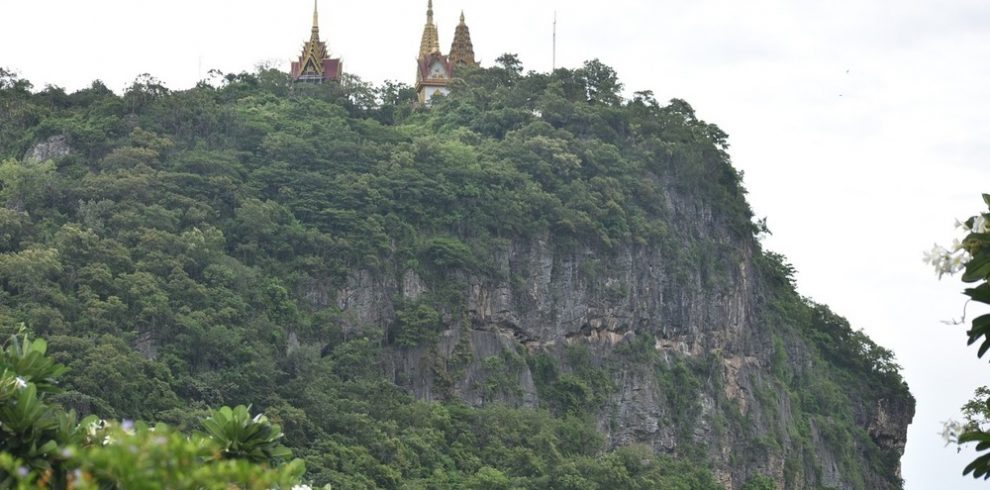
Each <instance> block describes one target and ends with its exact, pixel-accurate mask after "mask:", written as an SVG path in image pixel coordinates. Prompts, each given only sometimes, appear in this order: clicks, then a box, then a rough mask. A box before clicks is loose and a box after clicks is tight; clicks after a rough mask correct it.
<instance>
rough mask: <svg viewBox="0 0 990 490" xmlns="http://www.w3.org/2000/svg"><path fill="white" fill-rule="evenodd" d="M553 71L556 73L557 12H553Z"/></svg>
mask: <svg viewBox="0 0 990 490" xmlns="http://www.w3.org/2000/svg"><path fill="white" fill-rule="evenodd" d="M553 71H557V11H556V10H554V11H553Z"/></svg>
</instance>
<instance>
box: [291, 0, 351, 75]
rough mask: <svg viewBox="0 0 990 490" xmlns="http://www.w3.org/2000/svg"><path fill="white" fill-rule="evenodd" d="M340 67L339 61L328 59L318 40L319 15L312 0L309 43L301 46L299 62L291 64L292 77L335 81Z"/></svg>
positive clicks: (322, 43) (325, 45)
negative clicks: (311, 25) (311, 23)
mask: <svg viewBox="0 0 990 490" xmlns="http://www.w3.org/2000/svg"><path fill="white" fill-rule="evenodd" d="M328 62H332V63H328ZM340 65H341V64H340V60H331V59H330V53H329V52H328V50H327V44H326V43H325V42H323V41H321V40H320V14H319V10H318V5H317V0H313V27H312V30H311V31H310V35H309V41H307V42H306V43H305V44H303V48H302V54H301V55H300V56H299V61H297V62H293V63H292V77H293V78H294V79H296V80H303V79H304V80H336V79H337V78H338V77H339V76H340Z"/></svg>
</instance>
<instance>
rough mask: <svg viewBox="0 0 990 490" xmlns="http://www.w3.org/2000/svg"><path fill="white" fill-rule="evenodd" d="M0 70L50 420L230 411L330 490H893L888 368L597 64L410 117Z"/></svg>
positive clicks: (678, 131)
mask: <svg viewBox="0 0 990 490" xmlns="http://www.w3.org/2000/svg"><path fill="white" fill-rule="evenodd" d="M2 75H3V76H2V77H0V120H2V121H4V124H3V125H0V157H2V158H4V159H5V160H4V162H3V164H2V165H0V183H2V188H0V199H2V201H3V202H4V204H5V206H4V208H2V209H0V286H2V289H0V328H2V329H7V330H12V329H14V328H16V325H18V324H20V323H24V324H26V325H27V327H28V328H29V329H30V330H32V331H33V332H34V333H35V334H38V335H44V336H46V337H48V338H49V339H51V340H50V344H51V349H52V351H53V352H54V353H55V355H56V356H57V357H59V358H60V360H61V361H62V362H65V363H66V364H68V365H70V367H72V369H73V371H72V373H71V375H70V376H69V384H70V386H68V388H69V389H70V391H69V392H68V393H67V394H65V395H61V398H60V401H61V403H63V404H65V405H67V406H70V407H74V408H76V409H78V410H80V411H83V412H93V413H98V414H101V415H106V416H115V417H140V418H149V419H158V420H165V421H169V422H172V423H177V424H180V425H184V424H193V423H194V420H195V417H196V416H197V413H198V412H197V410H202V409H203V408H205V407H207V406H215V405H220V404H238V403H254V405H255V407H256V408H258V409H263V410H264V411H265V412H266V413H267V414H269V415H270V417H271V418H272V419H273V420H276V421H278V422H280V423H281V424H282V425H283V426H284V427H285V430H286V434H287V439H288V440H287V444H288V445H290V446H292V447H294V448H295V449H296V451H297V454H300V455H301V456H304V457H305V459H306V461H307V465H308V468H309V471H310V475H311V477H312V478H313V479H314V480H315V481H316V482H317V483H325V482H330V483H333V484H334V485H335V488H347V489H351V488H357V489H360V488H553V489H565V488H615V487H614V485H616V484H617V483H616V482H622V484H621V485H622V487H623V488H658V487H662V488H717V487H721V486H724V487H729V488H741V487H743V486H744V485H745V486H746V487H747V488H763V486H765V485H768V484H769V485H774V486H776V487H778V488H822V487H824V488H871V489H872V488H881V489H882V488H900V487H901V480H900V474H899V459H900V456H901V454H902V453H903V449H904V443H905V434H906V428H907V425H908V424H909V423H910V420H911V418H912V417H913V413H914V400H913V398H912V397H911V395H910V393H909V392H908V390H907V387H906V385H905V384H904V382H903V380H902V379H901V377H900V375H899V374H898V368H897V366H896V364H894V362H893V357H892V354H891V353H890V352H889V351H887V350H885V349H883V348H881V347H879V346H877V345H875V344H874V343H873V342H871V341H870V340H869V339H868V338H866V337H865V335H863V334H862V333H860V332H857V331H854V330H852V329H851V328H850V326H849V325H848V323H847V322H845V321H844V320H843V319H842V318H840V317H838V316H837V315H835V314H833V313H832V312H831V311H829V310H828V308H827V307H824V306H821V305H815V304H813V303H809V302H808V301H807V300H805V299H803V298H801V297H800V296H799V295H798V294H797V293H796V292H795V290H794V287H793V283H792V271H791V269H790V267H789V266H788V265H787V264H786V262H784V261H783V259H782V258H781V257H779V256H777V255H774V254H772V253H768V252H765V251H763V250H762V249H761V248H760V245H759V242H758V241H757V239H756V238H755V234H756V233H757V232H758V231H759V230H758V229H757V227H756V226H755V225H753V223H752V222H751V218H752V216H751V213H750V211H749V207H748V205H747V204H746V202H745V199H744V190H743V188H742V185H741V176H740V175H739V174H738V172H736V171H735V170H734V169H733V168H732V166H731V164H730V162H729V158H728V155H727V147H728V145H727V142H726V139H727V136H726V135H725V134H724V133H723V132H722V131H721V130H719V129H718V128H717V127H716V126H714V125H711V124H707V123H705V122H704V121H701V120H699V119H698V118H697V117H696V115H695V114H694V112H693V110H692V109H691V107H690V106H689V105H688V104H687V103H685V102H683V101H678V100H674V101H672V102H671V103H670V104H668V105H666V106H661V105H660V104H658V103H657V102H656V101H655V100H653V98H652V95H651V94H649V93H637V95H636V97H635V99H634V100H633V101H623V100H621V98H620V97H619V96H618V93H619V91H620V90H621V85H620V84H619V82H618V79H617V77H616V76H615V73H614V72H613V71H612V70H611V69H610V68H608V67H607V66H605V65H602V64H601V63H598V62H589V63H587V64H586V65H585V66H584V67H583V68H581V69H578V70H558V71H556V72H555V73H553V74H552V75H548V74H537V73H530V74H527V75H523V74H522V72H521V67H520V66H519V64H518V62H517V61H516V60H515V59H513V58H512V57H503V58H501V59H500V65H499V66H497V67H494V68H490V69H483V70H476V71H472V72H469V73H466V74H464V77H463V79H462V80H460V81H459V86H457V87H455V88H456V90H455V92H454V94H453V95H452V96H450V97H447V98H444V99H442V100H437V101H435V103H434V104H433V107H431V108H429V109H422V108H415V107H414V106H413V105H412V104H411V101H412V99H413V98H414V94H412V92H411V90H409V88H408V87H405V86H401V85H395V84H386V85H385V86H382V87H371V86H369V85H367V84H364V83H362V82H360V80H357V79H353V78H351V79H348V80H345V82H344V83H343V84H341V85H325V86H292V85H291V84H290V83H289V82H288V80H287V76H286V75H285V74H282V73H279V72H276V71H263V72H260V73H257V74H241V75H230V76H227V77H226V78H225V79H224V80H223V82H222V84H221V86H220V87H212V86H209V85H205V84H203V85H200V86H199V87H196V88H194V89H192V90H187V91H174V92H173V91H169V90H167V89H166V88H165V87H162V86H161V85H160V84H158V83H157V82H156V81H155V80H154V79H153V78H150V77H143V78H140V79H139V80H137V81H136V82H135V84H134V85H133V86H132V87H131V88H130V89H129V90H127V92H126V93H125V94H124V95H123V96H117V95H115V94H113V93H112V92H110V91H109V90H107V89H106V88H105V87H103V86H102V85H101V84H99V83H98V82H97V83H94V84H93V86H92V87H91V88H89V89H86V90H82V91H79V92H76V93H74V94H66V93H64V92H63V91H61V90H59V89H57V88H47V89H45V90H42V91H40V92H37V93H32V92H31V91H30V86H29V84H28V83H27V82H26V81H23V80H19V79H17V78H16V77H14V76H10V75H9V74H7V73H6V72H4V73H3V74H2ZM417 400H418V401H417ZM699 463H700V464H699Z"/></svg>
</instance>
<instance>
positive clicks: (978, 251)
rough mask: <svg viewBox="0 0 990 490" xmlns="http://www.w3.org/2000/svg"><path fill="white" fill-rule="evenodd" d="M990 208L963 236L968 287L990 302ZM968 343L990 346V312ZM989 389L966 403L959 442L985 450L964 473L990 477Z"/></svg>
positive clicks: (982, 350)
mask: <svg viewBox="0 0 990 490" xmlns="http://www.w3.org/2000/svg"><path fill="white" fill-rule="evenodd" d="M983 201H984V202H985V203H986V205H987V206H988V207H990V194H984V195H983ZM988 220H990V210H988V211H985V212H982V213H980V214H978V215H976V216H973V217H971V218H969V219H968V220H966V222H965V227H966V230H967V231H968V234H967V236H966V237H965V238H964V239H963V240H962V249H963V250H965V251H966V253H968V255H969V257H970V259H969V261H968V262H966V264H965V269H964V270H963V275H962V281H963V282H964V283H967V284H970V285H972V286H971V287H969V288H967V289H966V290H965V294H966V296H969V298H970V299H971V300H972V301H975V302H978V303H983V304H984V305H990V227H988V226H987V222H988ZM967 334H968V335H969V345H974V344H979V346H980V347H979V349H978V351H977V354H976V355H977V357H981V358H982V357H983V356H984V355H986V353H987V351H988V350H990V315H981V316H979V317H977V318H975V319H973V321H972V327H971V328H970V330H969V332H967ZM988 395H990V391H988V390H987V388H986V387H982V388H979V389H977V390H976V396H975V398H974V399H973V400H971V401H970V402H968V403H967V404H966V405H965V406H964V407H963V413H964V414H965V415H966V419H967V424H966V427H965V428H964V431H963V432H962V434H959V436H958V441H957V442H958V443H959V444H967V443H975V444H976V451H977V452H983V453H984V454H981V455H980V456H978V457H977V458H976V459H975V460H973V461H972V462H971V463H970V464H969V465H967V466H966V468H965V469H964V470H963V475H969V474H972V475H973V478H978V479H984V480H990V453H986V451H987V450H990V430H988V429H987V427H986V424H987V421H988V420H990V396H988Z"/></svg>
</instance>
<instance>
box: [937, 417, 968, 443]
mask: <svg viewBox="0 0 990 490" xmlns="http://www.w3.org/2000/svg"><path fill="white" fill-rule="evenodd" d="M962 431H963V426H962V424H960V423H959V422H956V421H955V420H947V421H945V422H942V432H939V434H938V435H939V437H941V438H942V440H943V441H945V445H946V446H948V445H949V444H959V434H962Z"/></svg>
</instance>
